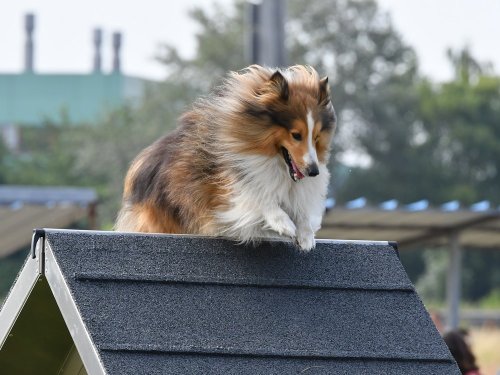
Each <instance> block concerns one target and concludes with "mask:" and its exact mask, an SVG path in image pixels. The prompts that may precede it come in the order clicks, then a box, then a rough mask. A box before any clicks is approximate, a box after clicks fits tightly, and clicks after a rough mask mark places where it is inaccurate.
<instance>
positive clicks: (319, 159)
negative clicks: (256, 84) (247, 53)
mask: <svg viewBox="0 0 500 375" xmlns="http://www.w3.org/2000/svg"><path fill="white" fill-rule="evenodd" d="M255 97H256V99H257V101H256V104H254V107H256V108H258V111H256V110H255V109H256V108H253V112H254V114H255V115H256V116H257V117H258V118H259V121H261V122H265V123H267V133H268V134H267V136H266V137H267V141H265V142H263V146H264V145H266V146H267V147H270V146H272V147H273V148H274V150H275V152H276V153H279V154H281V155H282V157H283V159H284V161H285V163H286V165H287V166H288V169H289V172H290V176H291V178H292V179H293V180H294V181H298V180H300V179H302V178H304V177H314V176H317V175H318V174H319V172H320V169H319V164H320V163H323V164H325V163H326V162H327V159H328V155H329V147H330V141H331V137H332V134H333V132H334V130H335V127H336V116H335V111H334V108H333V105H332V102H331V99H330V89H329V85H328V77H324V78H322V79H320V78H319V76H318V74H317V73H316V71H315V70H314V69H312V68H311V67H304V66H294V67H291V68H289V69H287V70H284V71H281V70H276V71H274V72H272V74H271V73H270V76H269V77H268V78H267V80H266V81H265V82H264V84H263V86H262V87H261V88H260V89H259V90H258V91H257V93H256V96H255Z"/></svg>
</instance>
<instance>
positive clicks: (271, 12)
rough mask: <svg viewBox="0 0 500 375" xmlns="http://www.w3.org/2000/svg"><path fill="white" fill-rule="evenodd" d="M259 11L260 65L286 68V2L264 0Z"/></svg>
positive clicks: (281, 0)
mask: <svg viewBox="0 0 500 375" xmlns="http://www.w3.org/2000/svg"><path fill="white" fill-rule="evenodd" d="M259 11H260V14H259V17H258V19H259V20H260V33H259V39H260V43H259V48H260V50H259V51H258V59H259V60H258V61H259V64H261V65H266V66H270V67H279V66H285V65H286V56H285V1H283V0H263V1H262V4H261V5H260V7H259Z"/></svg>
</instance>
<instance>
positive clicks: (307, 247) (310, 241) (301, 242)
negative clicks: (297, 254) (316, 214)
mask: <svg viewBox="0 0 500 375" xmlns="http://www.w3.org/2000/svg"><path fill="white" fill-rule="evenodd" d="M295 240H296V242H297V245H298V246H299V248H300V250H302V251H305V252H308V251H311V250H312V249H314V248H315V247H316V240H315V239H314V230H313V229H312V227H311V224H310V223H309V222H308V221H304V220H301V221H300V222H298V223H297V237H296V238H295Z"/></svg>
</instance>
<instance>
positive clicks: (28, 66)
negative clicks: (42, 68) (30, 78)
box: [24, 13, 35, 73]
mask: <svg viewBox="0 0 500 375" xmlns="http://www.w3.org/2000/svg"><path fill="white" fill-rule="evenodd" d="M24 28H25V31H26V45H25V48H24V71H25V72H29V73H32V72H33V66H34V63H33V60H34V43H33V30H34V29H35V15H34V14H33V13H28V14H26V16H25V18H24Z"/></svg>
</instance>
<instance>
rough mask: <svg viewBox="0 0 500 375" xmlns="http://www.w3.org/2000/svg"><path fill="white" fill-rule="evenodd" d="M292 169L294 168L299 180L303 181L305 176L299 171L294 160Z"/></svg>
mask: <svg viewBox="0 0 500 375" xmlns="http://www.w3.org/2000/svg"><path fill="white" fill-rule="evenodd" d="M292 168H293V171H294V172H295V174H296V175H297V178H298V179H299V180H302V179H303V178H304V175H303V174H302V172H301V171H300V170H299V168H298V167H297V165H296V164H295V162H294V161H293V160H292Z"/></svg>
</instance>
